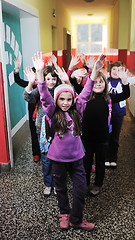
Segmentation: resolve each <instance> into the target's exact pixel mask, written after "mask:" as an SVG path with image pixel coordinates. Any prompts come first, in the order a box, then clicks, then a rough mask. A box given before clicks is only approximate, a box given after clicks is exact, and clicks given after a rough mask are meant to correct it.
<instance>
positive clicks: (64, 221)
mask: <svg viewBox="0 0 135 240" xmlns="http://www.w3.org/2000/svg"><path fill="white" fill-rule="evenodd" d="M59 218H60V219H59V221H60V228H61V229H68V228H69V214H60V215H59Z"/></svg>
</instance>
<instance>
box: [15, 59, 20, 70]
mask: <svg viewBox="0 0 135 240" xmlns="http://www.w3.org/2000/svg"><path fill="white" fill-rule="evenodd" d="M13 62H14V64H15V72H19V68H20V60H19V58H16V59H14V61H13Z"/></svg>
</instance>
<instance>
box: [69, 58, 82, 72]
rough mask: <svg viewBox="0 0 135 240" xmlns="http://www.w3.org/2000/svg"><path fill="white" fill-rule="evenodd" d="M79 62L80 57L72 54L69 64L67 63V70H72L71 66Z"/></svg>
mask: <svg viewBox="0 0 135 240" xmlns="http://www.w3.org/2000/svg"><path fill="white" fill-rule="evenodd" d="M79 62H80V57H79V56H77V55H75V56H72V58H71V61H70V65H69V70H73V68H74V67H75V66H76V65H77V64H78V63H79Z"/></svg>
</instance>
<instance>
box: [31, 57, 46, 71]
mask: <svg viewBox="0 0 135 240" xmlns="http://www.w3.org/2000/svg"><path fill="white" fill-rule="evenodd" d="M32 61H33V65H34V67H35V69H36V72H40V71H42V70H43V68H44V60H43V58H42V52H37V54H36V53H35V54H34V57H32Z"/></svg>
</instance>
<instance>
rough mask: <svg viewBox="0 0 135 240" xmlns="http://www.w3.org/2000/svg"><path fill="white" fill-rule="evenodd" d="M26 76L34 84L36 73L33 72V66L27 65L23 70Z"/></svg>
mask: <svg viewBox="0 0 135 240" xmlns="http://www.w3.org/2000/svg"><path fill="white" fill-rule="evenodd" d="M23 72H24V74H25V75H26V77H27V78H28V81H29V83H31V84H34V82H35V79H36V75H35V73H34V72H33V70H32V68H31V67H26V69H25V70H24V71H23Z"/></svg>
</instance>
